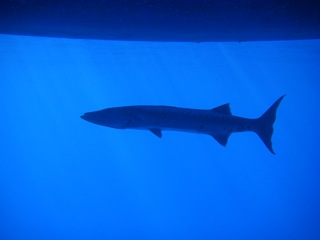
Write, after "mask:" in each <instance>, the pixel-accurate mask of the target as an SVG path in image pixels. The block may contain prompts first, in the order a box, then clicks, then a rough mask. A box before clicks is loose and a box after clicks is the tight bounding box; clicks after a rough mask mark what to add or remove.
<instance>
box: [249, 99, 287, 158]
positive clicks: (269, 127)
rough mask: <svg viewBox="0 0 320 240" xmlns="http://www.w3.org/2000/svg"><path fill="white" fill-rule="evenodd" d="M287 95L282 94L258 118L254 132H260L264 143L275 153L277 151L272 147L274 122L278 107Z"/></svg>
mask: <svg viewBox="0 0 320 240" xmlns="http://www.w3.org/2000/svg"><path fill="white" fill-rule="evenodd" d="M284 96H285V95H283V96H281V97H280V98H279V99H278V100H277V101H276V102H275V103H274V104H272V106H271V107H270V108H269V109H268V110H267V111H266V112H265V113H264V114H263V115H262V116H261V117H259V118H258V119H256V124H255V125H256V126H255V130H254V132H256V133H257V134H258V136H259V137H260V138H261V140H262V141H263V143H264V144H265V145H266V147H267V148H268V149H269V151H270V152H271V153H273V154H275V152H274V151H273V148H272V141H271V139H272V134H273V124H274V122H275V120H276V114H277V109H278V107H279V104H280V103H281V101H282V99H283V98H284Z"/></svg>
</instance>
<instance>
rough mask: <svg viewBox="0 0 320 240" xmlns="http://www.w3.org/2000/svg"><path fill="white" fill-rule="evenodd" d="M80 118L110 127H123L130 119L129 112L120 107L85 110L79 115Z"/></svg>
mask: <svg viewBox="0 0 320 240" xmlns="http://www.w3.org/2000/svg"><path fill="white" fill-rule="evenodd" d="M81 118H82V119H84V120H86V121H88V122H91V123H94V124H98V125H102V126H106V127H111V128H119V129H123V128H126V126H127V125H128V124H129V123H130V121H131V116H130V113H128V112H127V111H124V109H121V108H107V109H103V110H100V111H95V112H87V113H85V114H83V115H82V116H81Z"/></svg>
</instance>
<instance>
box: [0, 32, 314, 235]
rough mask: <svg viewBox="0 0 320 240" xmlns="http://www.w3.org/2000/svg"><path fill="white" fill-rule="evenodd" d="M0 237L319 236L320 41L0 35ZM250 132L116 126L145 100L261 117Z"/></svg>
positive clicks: (158, 103)
mask: <svg viewBox="0 0 320 240" xmlns="http://www.w3.org/2000/svg"><path fill="white" fill-rule="evenodd" d="M0 63H1V65H0V77H1V80H0V100H1V111H0V124H1V128H0V134H1V138H0V141H1V148H0V159H1V160H0V171H1V172H0V220H1V222H0V239H6V240H7V239H8V240H9V239H320V230H319V229H320V228H319V223H320V219H319V216H320V205H319V200H320V199H319V194H320V187H319V182H320V181H319V180H320V177H319V170H320V164H319V160H320V154H319V153H320V150H319V132H320V131H319V130H320V128H319V118H320V108H319V102H320V96H319V90H320V87H319V86H320V85H319V76H320V67H319V66H320V40H313V41H290V42H285V41H283V42H243V43H156V42H121V41H95V40H70V39H54V38H37V37H21V36H20V37H17V36H8V35H0ZM283 94H287V96H286V97H285V99H284V100H283V102H282V103H281V105H280V107H279V109H278V115H277V120H276V123H275V133H274V136H273V144H274V149H275V151H276V155H272V154H271V153H270V152H269V151H268V150H267V149H266V148H265V146H264V145H263V143H262V142H261V140H260V139H259V138H258V137H257V136H256V135H255V134H254V133H238V134H233V135H232V136H231V137H230V139H229V143H228V146H227V147H226V148H224V147H222V146H220V145H219V144H218V143H216V142H215V140H214V139H213V138H211V137H209V136H205V135H196V134H190V133H180V132H164V134H163V138H162V139H158V138H157V137H155V136H154V135H153V134H151V133H150V132H147V131H135V130H115V129H109V128H104V127H101V126H97V125H94V124H90V123H88V122H86V121H83V120H82V119H80V115H82V114H83V113H84V112H88V111H94V110H99V109H102V108H106V107H114V106H123V105H137V104H153V105H172V106H178V107H190V108H204V109H210V108H213V107H215V106H218V105H221V104H224V103H227V102H230V103H231V109H232V111H233V114H235V115H239V116H243V117H258V116H260V115H261V114H262V113H263V112H264V111H265V110H266V109H267V108H268V107H269V106H270V105H271V104H272V103H273V102H274V101H275V100H276V99H277V98H278V97H280V96H281V95H283Z"/></svg>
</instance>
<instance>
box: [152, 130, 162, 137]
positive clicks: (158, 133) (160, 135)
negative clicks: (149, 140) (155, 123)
mask: <svg viewBox="0 0 320 240" xmlns="http://www.w3.org/2000/svg"><path fill="white" fill-rule="evenodd" d="M149 130H150V132H152V133H153V134H154V135H156V136H157V137H158V138H161V137H162V132H161V129H160V128H149Z"/></svg>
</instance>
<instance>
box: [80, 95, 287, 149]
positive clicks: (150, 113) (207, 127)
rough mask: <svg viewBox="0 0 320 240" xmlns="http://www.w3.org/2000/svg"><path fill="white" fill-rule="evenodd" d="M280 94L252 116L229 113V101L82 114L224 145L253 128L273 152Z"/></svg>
mask: <svg viewBox="0 0 320 240" xmlns="http://www.w3.org/2000/svg"><path fill="white" fill-rule="evenodd" d="M283 97H284V96H282V97H280V98H279V99H278V100H277V101H276V102H275V103H274V104H273V105H272V106H271V107H270V108H269V109H268V110H267V111H266V112H265V113H264V114H263V115H262V116H261V117H259V118H255V119H251V118H244V117H238V116H234V115H232V113H231V110H230V105H229V104H224V105H221V106H218V107H216V108H213V109H210V110H202V109H191V108H178V107H171V106H152V105H145V106H125V107H114V108H106V109H103V110H100V111H95V112H88V113H85V114H84V115H83V116H81V118H82V119H84V120H86V121H89V122H91V123H94V124H98V125H102V126H106V127H111V128H117V129H140V130H149V131H150V132H152V133H153V134H155V135H156V136H157V137H159V138H161V137H162V131H164V130H171V131H182V132H192V133H200V134H207V135H210V136H212V137H213V138H214V139H215V140H216V141H217V142H219V143H220V144H221V145H223V146H226V145H227V142H228V138H229V136H230V135H231V134H232V133H234V132H245V131H252V132H255V133H257V134H258V136H259V137H260V138H261V140H262V141H263V143H264V144H265V145H266V147H267V148H268V149H269V151H270V152H271V153H273V154H274V151H273V148H272V141H271V138H272V134H273V124H274V122H275V120H276V113H277V109H278V106H279V104H280V102H281V101H282V99H283Z"/></svg>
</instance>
